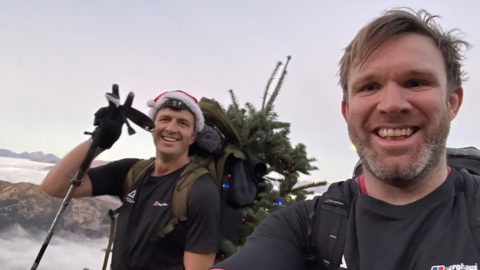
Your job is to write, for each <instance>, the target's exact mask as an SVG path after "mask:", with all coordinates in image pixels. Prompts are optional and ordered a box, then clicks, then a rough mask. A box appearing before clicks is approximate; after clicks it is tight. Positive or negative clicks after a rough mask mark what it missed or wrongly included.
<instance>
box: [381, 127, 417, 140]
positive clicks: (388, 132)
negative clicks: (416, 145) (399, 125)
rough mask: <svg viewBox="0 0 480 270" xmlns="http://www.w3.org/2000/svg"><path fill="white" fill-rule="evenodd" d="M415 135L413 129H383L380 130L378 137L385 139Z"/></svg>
mask: <svg viewBox="0 0 480 270" xmlns="http://www.w3.org/2000/svg"><path fill="white" fill-rule="evenodd" d="M412 133H413V129H411V128H404V129H391V128H389V129H386V128H382V129H379V130H378V136H380V137H382V138H385V137H387V136H388V137H392V136H410V135H412Z"/></svg>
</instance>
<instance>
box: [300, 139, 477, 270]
mask: <svg viewBox="0 0 480 270" xmlns="http://www.w3.org/2000/svg"><path fill="white" fill-rule="evenodd" d="M447 165H448V166H450V167H453V168H455V169H458V170H459V172H460V174H461V175H462V176H463V178H464V181H463V185H457V186H456V189H457V190H456V192H464V193H465V198H466V202H467V212H468V215H469V217H468V219H469V223H470V229H471V232H472V235H473V238H474V240H475V243H476V245H477V249H478V250H479V252H480V218H479V217H478V215H479V213H480V204H479V203H478V202H480V198H476V197H475V196H476V194H477V192H476V191H477V190H478V188H479V186H480V150H478V149H476V148H474V147H466V148H447ZM362 173H363V168H362V163H361V162H360V161H359V162H358V163H357V164H356V165H355V168H354V172H353V178H351V179H348V180H346V181H343V182H337V183H333V184H331V185H330V187H329V188H328V190H327V191H326V192H325V193H323V194H322V196H319V197H316V198H315V199H314V200H316V202H315V203H314V204H312V205H311V206H310V208H309V209H308V213H309V215H308V216H309V219H310V220H309V221H310V222H309V223H308V229H307V243H305V246H304V247H305V248H304V259H305V265H306V269H309V270H313V269H321V270H327V269H328V270H330V269H332V270H334V269H345V268H342V267H341V264H342V260H343V259H344V258H343V251H344V247H345V241H346V236H347V223H348V217H349V213H350V206H351V198H350V186H351V184H352V182H353V181H355V180H354V179H355V178H356V177H358V176H360V175H362Z"/></svg>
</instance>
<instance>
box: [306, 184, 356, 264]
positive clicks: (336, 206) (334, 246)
mask: <svg viewBox="0 0 480 270" xmlns="http://www.w3.org/2000/svg"><path fill="white" fill-rule="evenodd" d="M352 181H353V179H349V180H347V181H344V182H338V183H333V184H331V185H330V187H329V188H328V190H327V192H325V193H323V194H322V197H321V199H320V200H319V202H318V203H317V204H316V207H315V212H314V213H315V214H314V217H313V218H311V220H312V221H313V225H312V228H313V230H312V235H311V240H310V241H312V243H313V246H312V247H313V248H312V250H313V252H314V253H315V254H316V256H315V257H316V258H315V259H316V263H314V264H311V263H310V264H309V265H312V267H311V268H310V269H322V270H324V269H337V268H338V267H339V266H340V264H341V262H342V256H343V251H344V247H345V240H346V236H347V223H348V217H349V214H350V205H351V202H350V201H351V199H350V196H349V194H350V185H351V182H352Z"/></svg>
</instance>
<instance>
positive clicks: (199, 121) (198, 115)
mask: <svg viewBox="0 0 480 270" xmlns="http://www.w3.org/2000/svg"><path fill="white" fill-rule="evenodd" d="M169 99H177V100H181V101H183V103H184V104H185V105H186V106H187V107H188V108H189V109H190V110H191V112H192V113H193V116H195V121H196V123H195V128H196V131H197V132H199V131H201V130H202V129H203V125H204V118H203V113H202V110H201V109H200V106H198V101H197V99H196V98H194V97H193V96H191V95H189V94H187V93H185V92H183V91H182V90H175V91H168V92H164V93H162V94H160V95H159V96H158V97H156V98H155V99H150V100H148V101H147V106H148V107H150V110H149V111H148V116H149V117H150V118H151V119H152V120H155V119H154V118H155V114H156V113H157V111H158V109H159V108H160V106H162V105H163V104H164V103H165V102H167V101H168V100H169Z"/></svg>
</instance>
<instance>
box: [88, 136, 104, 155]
mask: <svg viewBox="0 0 480 270" xmlns="http://www.w3.org/2000/svg"><path fill="white" fill-rule="evenodd" d="M92 143H93V139H92V138H91V137H90V138H88V140H87V145H88V147H90V146H92ZM103 151H105V149H103V148H100V147H98V146H97V150H96V151H95V155H99V154H100V153H102V152H103Z"/></svg>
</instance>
